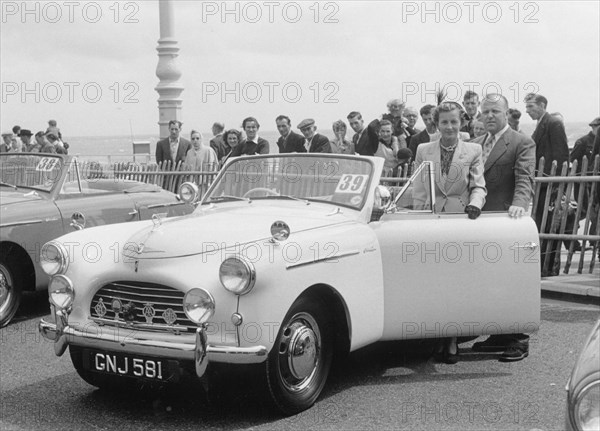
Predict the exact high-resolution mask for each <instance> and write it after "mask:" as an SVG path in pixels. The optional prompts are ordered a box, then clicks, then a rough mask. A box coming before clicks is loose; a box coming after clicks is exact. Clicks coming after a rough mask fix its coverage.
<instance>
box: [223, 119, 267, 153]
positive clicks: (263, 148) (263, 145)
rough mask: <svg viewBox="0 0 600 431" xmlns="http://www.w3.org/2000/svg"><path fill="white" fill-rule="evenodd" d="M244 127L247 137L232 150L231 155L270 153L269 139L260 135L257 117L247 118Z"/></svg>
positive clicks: (243, 123)
mask: <svg viewBox="0 0 600 431" xmlns="http://www.w3.org/2000/svg"><path fill="white" fill-rule="evenodd" d="M242 129H244V132H245V133H246V139H244V140H243V141H242V142H240V143H239V144H237V145H236V146H235V148H234V149H233V150H232V151H231V157H237V156H242V155H249V156H251V155H254V154H269V141H267V140H266V139H263V138H261V137H259V136H258V130H259V129H260V124H258V120H257V119H256V118H254V117H248V118H245V119H244V121H243V122H242Z"/></svg>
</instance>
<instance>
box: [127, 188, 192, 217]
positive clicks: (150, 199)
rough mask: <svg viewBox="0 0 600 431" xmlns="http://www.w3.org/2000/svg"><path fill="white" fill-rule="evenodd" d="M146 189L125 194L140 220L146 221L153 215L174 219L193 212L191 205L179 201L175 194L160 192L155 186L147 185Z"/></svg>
mask: <svg viewBox="0 0 600 431" xmlns="http://www.w3.org/2000/svg"><path fill="white" fill-rule="evenodd" d="M148 187H149V188H148V189H147V190H145V191H142V190H140V189H137V190H132V191H128V192H126V194H127V196H128V197H129V199H130V200H131V202H132V204H133V205H134V206H135V209H136V211H138V216H139V218H140V220H148V219H150V218H152V216H153V215H154V214H165V215H166V217H175V216H181V215H186V214H190V213H191V212H193V211H194V206H193V205H191V204H189V203H185V202H183V201H181V200H179V198H178V197H177V196H176V195H175V194H173V193H171V192H169V191H166V190H162V189H161V188H160V187H157V186H152V185H148ZM152 188H154V189H152Z"/></svg>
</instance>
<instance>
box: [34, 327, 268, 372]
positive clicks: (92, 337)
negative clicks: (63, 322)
mask: <svg viewBox="0 0 600 431" xmlns="http://www.w3.org/2000/svg"><path fill="white" fill-rule="evenodd" d="M86 329H87V330H86V331H80V330H78V329H75V328H73V327H71V326H68V325H67V326H65V327H63V328H60V329H59V328H57V325H56V324H55V323H53V322H47V321H45V320H44V319H41V320H40V323H39V330H40V333H41V334H42V335H43V337H44V338H45V339H47V340H50V341H54V340H57V339H58V338H59V337H60V338H61V339H62V340H64V342H65V347H66V344H77V345H78V346H83V347H89V348H92V349H98V350H103V349H106V350H111V346H115V348H114V349H115V350H119V351H123V349H122V348H119V349H117V348H116V346H117V345H119V346H121V347H125V346H127V347H128V351H130V352H132V353H133V354H135V353H137V352H138V350H139V349H136V347H150V348H153V349H165V350H166V351H169V352H170V353H171V356H173V352H175V353H179V354H178V355H174V357H175V358H178V359H180V360H194V354H195V352H196V348H197V346H196V344H195V340H194V338H195V337H194V338H192V340H194V341H192V342H191V343H185V342H169V341H160V340H149V339H146V338H143V336H144V334H143V333H142V334H138V333H136V332H132V333H128V334H126V336H125V337H123V339H119V337H118V336H115V334H114V333H106V332H105V333H103V332H102V331H100V332H97V333H93V332H90V331H89V329H90V328H86ZM188 339H189V338H188ZM73 342H75V343H73ZM63 352H64V351H63ZM153 353H154V355H155V356H161V355H165V354H166V352H160V351H158V352H153ZM268 353H269V352H268V350H267V348H266V347H265V346H261V345H259V346H251V347H235V346H223V345H212V344H207V345H206V356H207V357H208V360H209V361H214V362H221V363H228V364H258V363H261V362H264V361H265V360H266V359H267V355H268ZM61 354H62V353H61Z"/></svg>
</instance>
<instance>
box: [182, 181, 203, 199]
mask: <svg viewBox="0 0 600 431" xmlns="http://www.w3.org/2000/svg"><path fill="white" fill-rule="evenodd" d="M198 194H199V191H198V186H197V185H196V184H194V183H190V182H186V183H183V184H182V185H180V186H179V198H180V199H181V200H182V201H184V202H185V203H188V204H189V203H193V202H195V201H196V200H197V199H198Z"/></svg>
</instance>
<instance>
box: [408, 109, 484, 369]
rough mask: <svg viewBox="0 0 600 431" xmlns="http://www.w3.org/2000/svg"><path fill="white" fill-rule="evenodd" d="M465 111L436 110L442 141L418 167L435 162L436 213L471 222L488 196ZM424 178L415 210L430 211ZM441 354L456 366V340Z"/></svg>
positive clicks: (424, 148)
mask: <svg viewBox="0 0 600 431" xmlns="http://www.w3.org/2000/svg"><path fill="white" fill-rule="evenodd" d="M461 111H462V108H461V107H460V105H458V104H457V103H454V102H443V103H441V104H440V105H438V106H437V108H435V110H434V113H433V120H434V122H435V124H436V126H437V128H438V130H439V132H440V139H439V140H437V141H434V142H429V143H424V144H421V145H419V146H418V147H417V155H416V157H415V165H416V166H418V165H420V164H421V163H423V162H425V161H431V162H433V166H434V169H435V210H436V212H452V213H457V212H458V213H467V214H468V217H469V218H470V219H476V218H477V217H479V215H480V214H481V208H483V205H484V204H485V196H486V194H487V191H486V188H485V179H484V177H483V162H482V159H481V154H482V148H481V145H479V144H476V143H473V142H464V141H463V140H462V139H461V138H460V137H459V136H460V135H459V130H460V127H461ZM422 177H423V176H420V177H419V178H418V179H417V181H415V185H414V191H413V199H414V204H415V209H419V208H421V209H423V208H425V209H427V208H429V206H430V205H431V199H430V196H429V193H428V184H426V181H421V180H422ZM437 355H438V356H439V359H440V360H442V361H443V362H446V363H448V364H455V363H456V362H457V361H458V347H457V344H456V337H452V338H447V339H445V340H444V342H443V343H442V344H440V346H439V347H438V352H437Z"/></svg>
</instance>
